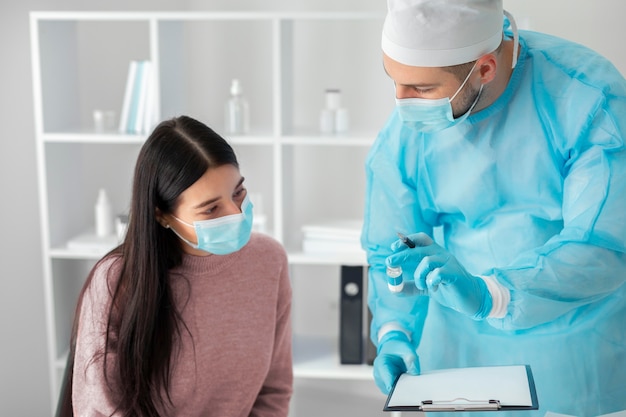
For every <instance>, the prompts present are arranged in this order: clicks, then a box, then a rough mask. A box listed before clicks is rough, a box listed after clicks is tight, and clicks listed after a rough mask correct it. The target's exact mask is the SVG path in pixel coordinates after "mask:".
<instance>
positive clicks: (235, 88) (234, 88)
mask: <svg viewBox="0 0 626 417" xmlns="http://www.w3.org/2000/svg"><path fill="white" fill-rule="evenodd" d="M241 93H242V88H241V83H240V82H239V80H238V79H237V78H234V79H233V81H232V83H231V84H230V94H232V95H233V96H238V95H240V94H241Z"/></svg>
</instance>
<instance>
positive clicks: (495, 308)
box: [480, 275, 511, 319]
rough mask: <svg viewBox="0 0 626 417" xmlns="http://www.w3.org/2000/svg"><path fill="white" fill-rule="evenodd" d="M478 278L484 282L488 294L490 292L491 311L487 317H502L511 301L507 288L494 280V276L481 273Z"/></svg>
mask: <svg viewBox="0 0 626 417" xmlns="http://www.w3.org/2000/svg"><path fill="white" fill-rule="evenodd" d="M480 278H482V280H483V281H484V282H485V284H486V285H487V290H488V291H489V294H491V301H492V305H491V312H489V315H488V316H487V318H490V319H501V318H503V317H504V316H506V313H507V311H508V307H509V302H510V301H511V292H510V291H509V289H508V288H506V287H505V286H503V285H502V284H500V283H499V282H498V281H496V279H495V277H492V276H487V275H485V276H483V275H481V276H480Z"/></svg>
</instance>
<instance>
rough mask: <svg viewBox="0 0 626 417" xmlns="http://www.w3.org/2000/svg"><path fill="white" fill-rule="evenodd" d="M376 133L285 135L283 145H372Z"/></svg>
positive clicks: (282, 139)
mask: <svg viewBox="0 0 626 417" xmlns="http://www.w3.org/2000/svg"><path fill="white" fill-rule="evenodd" d="M375 138H376V134H372V135H367V134H341V135H339V134H337V135H319V134H317V135H316V134H313V133H312V134H309V135H297V136H283V137H281V138H280V141H281V143H282V144H283V145H325V146H371V145H372V144H373V143H374V139H375Z"/></svg>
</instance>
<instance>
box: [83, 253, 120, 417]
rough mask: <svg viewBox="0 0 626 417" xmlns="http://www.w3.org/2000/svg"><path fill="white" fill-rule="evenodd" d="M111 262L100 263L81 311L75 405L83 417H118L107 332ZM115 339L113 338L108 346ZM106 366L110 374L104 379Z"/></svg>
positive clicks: (112, 362)
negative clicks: (107, 347)
mask: <svg viewBox="0 0 626 417" xmlns="http://www.w3.org/2000/svg"><path fill="white" fill-rule="evenodd" d="M111 264H112V261H104V262H102V263H100V264H99V265H98V266H97V267H96V269H95V270H94V275H93V277H92V279H91V281H90V282H89V284H88V286H87V288H86V289H85V291H84V294H83V298H82V305H81V307H80V311H79V318H78V320H79V321H78V331H77V337H76V352H75V356H74V375H73V380H72V405H73V409H74V415H76V416H81V417H99V416H118V415H119V414H118V413H114V411H115V409H116V406H115V404H117V399H118V398H119V396H118V395H117V394H116V393H115V392H114V391H115V385H116V384H115V376H114V372H113V370H114V369H115V366H116V356H115V354H114V353H110V352H109V353H107V354H105V344H106V332H107V324H108V319H109V310H110V306H111V299H112V288H111V287H110V285H109V280H108V276H109V271H110V269H111ZM114 338H115V335H114V334H110V339H109V343H111V341H112V340H113V339H114ZM105 366H106V369H107V374H108V383H107V378H105Z"/></svg>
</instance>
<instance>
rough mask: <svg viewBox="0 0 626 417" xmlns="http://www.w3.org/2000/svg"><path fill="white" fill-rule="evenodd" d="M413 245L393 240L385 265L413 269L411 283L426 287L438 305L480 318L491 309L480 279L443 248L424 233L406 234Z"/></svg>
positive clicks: (488, 296)
mask: <svg viewBox="0 0 626 417" xmlns="http://www.w3.org/2000/svg"><path fill="white" fill-rule="evenodd" d="M408 238H409V239H411V241H413V243H415V247H414V248H409V247H408V246H406V245H405V244H404V243H403V242H402V241H401V240H398V241H396V242H394V243H393V244H392V245H391V249H392V250H393V251H394V253H393V254H392V255H390V256H389V257H388V258H387V259H386V263H387V265H390V266H401V267H402V269H403V271H407V272H408V271H414V273H413V276H414V278H415V286H416V287H417V288H418V289H420V290H427V292H428V295H429V296H430V298H432V299H433V300H435V301H437V302H438V303H439V304H441V305H443V306H446V307H449V308H451V309H453V310H456V311H458V312H460V313H463V314H465V315H467V316H469V317H471V318H473V319H474V320H482V319H484V318H486V317H487V316H488V315H489V313H490V312H491V307H492V305H493V300H492V298H491V294H490V293H489V290H488V289H487V284H485V281H483V279H482V278H479V277H475V276H473V275H471V274H470V273H468V272H467V271H466V270H465V268H464V267H463V265H461V264H460V263H459V261H458V260H457V259H456V258H455V257H454V256H453V255H452V254H451V253H450V252H448V251H447V250H445V249H444V248H442V247H441V246H439V245H437V244H436V243H435V242H434V241H433V240H432V239H431V238H430V237H429V236H428V235H426V234H425V233H416V234H412V235H409V236H408Z"/></svg>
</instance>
